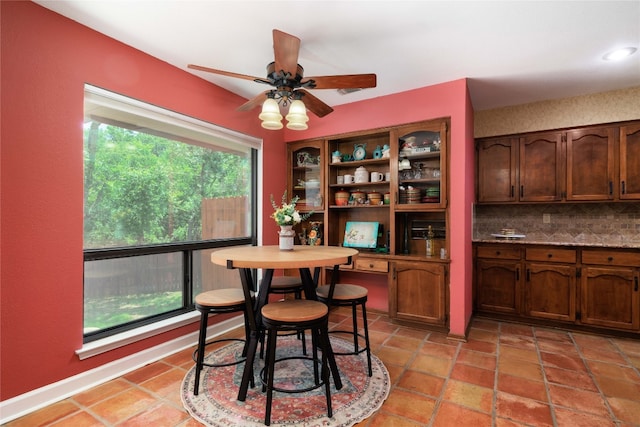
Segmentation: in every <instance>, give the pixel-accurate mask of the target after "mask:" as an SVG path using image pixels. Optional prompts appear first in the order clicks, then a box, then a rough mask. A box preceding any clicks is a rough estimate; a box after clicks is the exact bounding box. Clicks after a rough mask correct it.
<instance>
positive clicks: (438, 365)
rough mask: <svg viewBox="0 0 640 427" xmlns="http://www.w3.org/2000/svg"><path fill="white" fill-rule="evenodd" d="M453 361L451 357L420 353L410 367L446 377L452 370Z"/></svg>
mask: <svg viewBox="0 0 640 427" xmlns="http://www.w3.org/2000/svg"><path fill="white" fill-rule="evenodd" d="M451 363H452V362H451V360H450V359H446V358H442V357H433V356H427V355H424V354H418V356H416V358H415V359H414V361H413V362H412V363H411V365H410V368H411V369H414V370H416V371H422V372H426V373H430V374H433V375H437V376H439V377H443V378H444V377H446V376H447V375H449V372H450V371H451Z"/></svg>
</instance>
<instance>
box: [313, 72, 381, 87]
mask: <svg viewBox="0 0 640 427" xmlns="http://www.w3.org/2000/svg"><path fill="white" fill-rule="evenodd" d="M309 80H313V81H315V83H316V86H315V87H314V88H313V89H365V88H369V87H376V75H375V74H345V75H341V76H318V77H307V78H305V79H304V81H303V82H301V84H304V83H306V82H307V81H309Z"/></svg>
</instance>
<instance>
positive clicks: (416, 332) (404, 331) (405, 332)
mask: <svg viewBox="0 0 640 427" xmlns="http://www.w3.org/2000/svg"><path fill="white" fill-rule="evenodd" d="M430 333H431V332H430V331H427V330H423V329H413V328H400V329H398V330H397V331H396V335H398V336H401V337H408V338H414V339H417V340H420V341H424V340H426V339H427V337H428V336H429V334H430Z"/></svg>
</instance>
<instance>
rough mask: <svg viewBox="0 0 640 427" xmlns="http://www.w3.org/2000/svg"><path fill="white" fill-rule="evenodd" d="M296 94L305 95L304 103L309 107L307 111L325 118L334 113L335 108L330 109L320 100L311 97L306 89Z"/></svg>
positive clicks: (299, 90)
mask: <svg viewBox="0 0 640 427" xmlns="http://www.w3.org/2000/svg"><path fill="white" fill-rule="evenodd" d="M296 92H300V93H303V94H304V96H303V97H302V102H304V105H305V106H306V107H307V109H308V110H310V111H311V112H312V113H313V114H315V115H316V116H318V117H324V116H326V115H327V114H329V113H331V112H332V111H333V108H331V107H329V106H328V105H327V104H325V103H324V102H322V101H321V100H320V99H318V98H316V97H315V96H313V95H311V93H309V92H308V91H306V90H304V89H298V90H297V91H296Z"/></svg>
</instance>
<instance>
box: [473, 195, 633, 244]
mask: <svg viewBox="0 0 640 427" xmlns="http://www.w3.org/2000/svg"><path fill="white" fill-rule="evenodd" d="M544 214H548V216H549V219H550V221H549V223H544V221H543V218H544ZM502 228H514V229H515V230H516V233H519V234H525V235H526V238H525V241H527V242H535V243H555V244H557V243H566V244H580V245H591V244H593V245H605V246H621V247H640V203H580V204H578V203H576V204H569V203H567V204H539V205H538V204H527V205H525V204H522V205H475V206H474V222H473V239H474V240H475V241H479V240H487V239H492V237H491V234H492V233H499V232H500V230H501V229H502Z"/></svg>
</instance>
